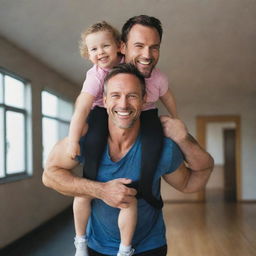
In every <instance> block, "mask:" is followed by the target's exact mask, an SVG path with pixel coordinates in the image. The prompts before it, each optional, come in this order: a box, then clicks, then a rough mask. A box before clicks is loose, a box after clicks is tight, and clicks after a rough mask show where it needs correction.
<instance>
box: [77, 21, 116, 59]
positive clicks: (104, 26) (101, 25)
mask: <svg viewBox="0 0 256 256" xmlns="http://www.w3.org/2000/svg"><path fill="white" fill-rule="evenodd" d="M99 31H108V32H110V33H112V35H113V38H114V40H115V41H116V44H117V45H118V46H119V45H120V33H119V32H118V30H117V29H115V28H114V27H112V26H111V25H109V24H108V23H107V22H106V21H100V22H97V23H95V24H93V25H91V26H90V27H89V28H87V29H86V30H85V31H84V32H83V33H81V40H80V42H79V49H80V54H81V56H82V57H84V58H88V48H87V45H86V41H85V40H86V37H87V36H88V35H90V34H92V33H96V32H99Z"/></svg>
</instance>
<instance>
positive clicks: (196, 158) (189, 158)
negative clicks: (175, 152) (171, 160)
mask: <svg viewBox="0 0 256 256" xmlns="http://www.w3.org/2000/svg"><path fill="white" fill-rule="evenodd" d="M176 143H177V144H178V145H179V147H180V149H181V151H182V152H183V154H184V157H185V161H186V163H187V165H188V168H190V169H192V170H194V171H204V170H207V169H212V168H213V165H214V161H213V158H212V157H211V155H210V154H209V153H207V152H206V151H205V150H204V149H203V148H202V147H201V146H200V145H199V144H198V142H197V141H196V140H195V139H194V138H193V137H192V136H191V135H190V134H189V133H188V134H187V135H186V137H185V138H184V139H181V140H179V141H176Z"/></svg>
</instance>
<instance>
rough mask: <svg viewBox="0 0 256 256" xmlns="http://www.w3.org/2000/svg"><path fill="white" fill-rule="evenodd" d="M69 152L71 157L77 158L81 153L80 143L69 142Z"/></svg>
mask: <svg viewBox="0 0 256 256" xmlns="http://www.w3.org/2000/svg"><path fill="white" fill-rule="evenodd" d="M67 153H68V155H69V157H70V158H71V159H73V160H74V159H75V157H76V156H77V155H80V145H79V143H77V142H68V148H67Z"/></svg>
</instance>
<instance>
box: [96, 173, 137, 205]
mask: <svg viewBox="0 0 256 256" xmlns="http://www.w3.org/2000/svg"><path fill="white" fill-rule="evenodd" d="M131 182H132V180H130V179H126V178H120V179H115V180H111V181H108V182H105V183H104V184H102V185H103V186H102V191H101V195H100V199H101V200H103V201H104V202H105V203H106V204H108V205H109V206H112V207H115V208H120V209H121V208H128V207H129V204H130V203H131V202H132V201H133V200H134V197H135V195H136V194H137V191H136V189H134V188H129V187H127V186H125V184H130V183H131Z"/></svg>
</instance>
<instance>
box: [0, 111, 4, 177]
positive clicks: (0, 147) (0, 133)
mask: <svg viewBox="0 0 256 256" xmlns="http://www.w3.org/2000/svg"><path fill="white" fill-rule="evenodd" d="M3 119H4V110H3V108H0V178H3V177H4V176H5V174H4V161H5V159H4V143H5V141H4V125H3V124H4V120H3Z"/></svg>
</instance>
